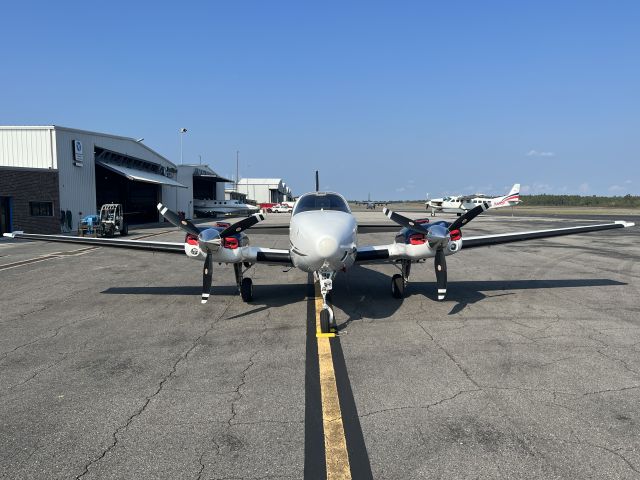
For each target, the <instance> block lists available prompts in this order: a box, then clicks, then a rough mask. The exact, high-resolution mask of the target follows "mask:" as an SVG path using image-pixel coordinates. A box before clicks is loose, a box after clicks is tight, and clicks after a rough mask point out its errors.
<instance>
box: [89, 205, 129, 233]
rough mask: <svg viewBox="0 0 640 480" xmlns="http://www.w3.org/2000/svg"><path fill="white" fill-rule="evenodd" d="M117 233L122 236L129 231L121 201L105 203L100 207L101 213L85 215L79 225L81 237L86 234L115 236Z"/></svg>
mask: <svg viewBox="0 0 640 480" xmlns="http://www.w3.org/2000/svg"><path fill="white" fill-rule="evenodd" d="M116 233H118V234H120V236H121V237H124V236H125V235H127V234H128V233H129V227H128V225H127V223H126V222H125V221H124V215H123V213H122V204H120V203H105V204H104V205H102V207H100V214H99V215H89V216H87V217H85V218H84V219H83V220H82V221H81V222H80V225H79V226H78V235H79V236H81V237H84V236H85V235H91V236H94V237H98V236H100V237H115V235H116Z"/></svg>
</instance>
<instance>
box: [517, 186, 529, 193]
mask: <svg viewBox="0 0 640 480" xmlns="http://www.w3.org/2000/svg"><path fill="white" fill-rule="evenodd" d="M530 191H531V187H530V186H529V185H521V186H520V193H529V192H530Z"/></svg>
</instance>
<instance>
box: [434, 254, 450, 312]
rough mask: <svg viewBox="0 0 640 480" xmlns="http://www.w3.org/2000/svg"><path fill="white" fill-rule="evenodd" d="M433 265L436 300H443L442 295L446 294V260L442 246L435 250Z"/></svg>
mask: <svg viewBox="0 0 640 480" xmlns="http://www.w3.org/2000/svg"><path fill="white" fill-rule="evenodd" d="M435 267H436V285H437V287H438V300H444V297H445V296H446V295H447V260H446V257H445V255H444V249H442V248H439V249H438V250H436V256H435Z"/></svg>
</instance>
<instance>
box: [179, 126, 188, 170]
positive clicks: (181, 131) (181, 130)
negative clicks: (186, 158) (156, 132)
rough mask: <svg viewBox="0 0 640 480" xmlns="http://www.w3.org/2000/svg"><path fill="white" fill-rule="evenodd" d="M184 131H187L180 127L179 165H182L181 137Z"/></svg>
mask: <svg viewBox="0 0 640 480" xmlns="http://www.w3.org/2000/svg"><path fill="white" fill-rule="evenodd" d="M185 133H187V129H186V128H181V129H180V165H182V137H184V134H185Z"/></svg>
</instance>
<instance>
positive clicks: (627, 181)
mask: <svg viewBox="0 0 640 480" xmlns="http://www.w3.org/2000/svg"><path fill="white" fill-rule="evenodd" d="M624 183H625V184H627V185H630V184H632V183H633V182H632V181H631V180H625V181H624Z"/></svg>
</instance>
